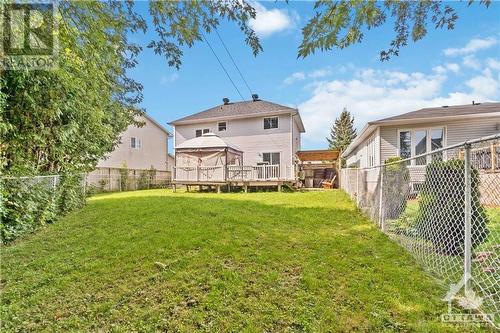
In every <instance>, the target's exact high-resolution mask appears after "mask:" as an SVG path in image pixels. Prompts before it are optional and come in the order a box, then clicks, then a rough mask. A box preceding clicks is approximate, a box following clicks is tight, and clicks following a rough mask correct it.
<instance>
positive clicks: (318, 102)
mask: <svg viewBox="0 0 500 333" xmlns="http://www.w3.org/2000/svg"><path fill="white" fill-rule="evenodd" d="M254 4H255V6H256V8H257V19H256V20H255V21H253V22H252V23H251V24H252V27H253V28H254V30H255V31H256V32H257V33H258V35H259V36H260V37H261V42H262V45H263V48H264V52H262V53H261V54H259V55H258V56H257V57H254V56H253V55H252V53H251V50H250V48H249V47H248V46H247V45H245V43H244V40H243V36H242V34H241V33H240V32H239V30H238V29H237V27H236V26H234V25H233V24H230V23H223V24H222V26H221V27H220V28H219V33H220V35H221V36H222V38H223V40H224V42H225V44H226V45H227V46H228V48H229V50H230V51H231V53H232V55H233V57H234V58H235V59H236V62H237V64H238V66H239V67H240V69H241V71H242V72H243V74H244V76H245V78H246V80H247V82H248V83H249V85H250V87H251V88H252V90H253V91H254V92H255V93H258V94H259V96H260V97H261V98H262V99H265V100H268V101H272V102H276V103H280V104H284V105H289V106H294V107H298V108H299V111H300V113H301V115H302V118H303V120H304V123H305V127H306V133H305V134H304V136H303V147H302V148H303V149H321V148H325V147H326V140H325V137H326V136H327V135H328V132H329V128H330V126H331V123H332V122H333V121H334V120H335V118H336V117H337V116H338V115H339V113H340V112H341V111H342V108H344V107H346V108H347V109H348V110H350V111H351V112H352V113H353V115H354V117H355V124H356V127H357V128H358V129H360V128H361V127H362V126H363V125H364V124H365V123H366V122H367V121H370V120H375V119H379V118H383V117H387V116H390V115H394V114H400V113H404V112H408V111H412V110H415V109H418V108H421V107H428V106H440V105H453V104H467V103H471V102H472V100H474V101H476V102H486V101H498V100H500V3H496V2H493V3H492V4H491V6H490V8H485V7H484V6H482V5H479V4H477V3H475V4H473V5H472V6H470V7H467V5H466V3H453V4H452V5H453V7H455V8H457V11H458V15H459V20H458V21H457V24H456V27H455V29H454V30H452V31H446V30H434V29H433V28H432V27H430V28H429V33H428V35H427V36H426V37H425V38H424V39H423V40H421V41H418V42H417V43H413V42H410V43H409V45H408V47H406V48H404V49H403V50H402V51H401V54H400V56H399V57H396V58H393V59H391V60H390V61H389V62H380V61H379V52H380V50H381V49H384V48H387V46H388V45H389V42H390V40H391V38H392V37H393V36H394V34H393V31H392V25H391V24H388V25H386V26H384V27H381V28H378V29H374V30H371V31H367V32H366V34H365V40H364V41H363V42H362V43H361V44H359V45H356V46H353V47H349V48H347V49H344V50H332V51H329V52H319V53H316V54H314V55H312V56H309V57H308V58H306V59H297V47H298V46H299V44H300V41H301V37H302V36H301V31H300V28H301V27H302V26H304V25H305V24H306V22H307V21H308V19H309V18H310V17H311V16H312V14H313V13H314V12H313V8H312V7H313V3H312V2H290V3H288V4H285V3H276V2H274V1H273V2H256V3H254ZM137 6H138V7H139V9H140V10H144V13H146V8H147V3H144V2H139V3H138V4H137ZM146 18H147V17H146ZM152 38H154V32H153V31H149V32H148V33H146V34H145V35H143V34H137V35H134V36H133V39H134V40H135V41H138V42H139V43H141V44H142V45H144V46H145V45H147V43H148V42H149V41H150V40H151V39H152ZM207 38H208V40H209V42H210V43H211V45H212V46H213V47H214V49H215V52H216V53H217V54H218V56H219V57H220V58H221V60H222V62H223V64H224V66H225V67H226V69H227V70H228V71H229V73H230V74H231V76H232V78H233V80H234V81H235V82H236V84H237V85H238V88H239V90H240V91H241V92H242V94H243V95H244V97H245V98H247V99H249V98H250V96H249V95H250V93H249V92H248V90H247V89H246V87H245V85H244V83H243V81H242V80H241V78H240V77H239V75H238V73H237V72H236V69H235V68H234V66H233V65H232V63H231V61H230V59H229V57H228V56H227V54H226V52H225V50H224V48H223V46H222V45H221V43H220V41H219V39H218V38H217V35H215V34H212V35H209V36H207ZM130 75H131V76H132V77H133V78H135V79H136V80H138V81H139V82H141V83H142V84H143V85H144V101H143V103H142V106H143V107H144V108H145V109H146V111H147V112H148V114H150V115H151V116H153V117H154V118H155V119H156V120H158V121H159V122H160V123H161V124H163V125H166V123H167V122H169V121H172V120H174V119H177V118H180V117H183V116H186V115H188V114H192V113H195V112H198V111H202V110H204V109H207V108H209V107H212V106H215V105H218V104H221V103H222V98H223V97H228V98H230V100H232V101H237V100H241V98H240V97H239V95H238V93H237V92H236V90H235V89H234V87H233V86H232V85H231V83H230V82H229V80H228V79H227V77H226V75H225V74H224V72H223V71H222V69H221V68H220V66H219V64H218V62H217V60H216V59H215V57H214V56H213V54H212V53H211V51H210V49H209V48H208V46H207V45H206V44H205V43H201V42H200V43H197V44H196V45H195V46H194V47H193V48H191V49H189V48H186V49H184V57H183V64H182V67H181V69H180V70H178V71H177V70H176V69H174V68H171V67H169V66H168V64H167V63H166V61H165V59H164V58H163V57H161V56H158V55H155V54H154V53H153V52H152V51H151V50H149V49H147V48H144V51H143V53H142V54H141V55H140V58H139V65H138V66H137V67H136V68H135V69H134V70H132V71H131V72H130ZM166 126H167V125H166ZM167 127H168V126H167Z"/></svg>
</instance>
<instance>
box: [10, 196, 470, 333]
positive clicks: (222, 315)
mask: <svg viewBox="0 0 500 333" xmlns="http://www.w3.org/2000/svg"><path fill="white" fill-rule="evenodd" d="M1 259H2V260H1V268H2V271H1V287H2V300H1V302H2V304H1V305H2V306H1V318H2V326H3V327H2V332H10V331H23V332H26V331H37V332H38V331H116V332H130V331H141V332H148V331H155V330H162V331H169V332H172V331H182V332H192V331H206V332H214V331H224V332H228V331H231V332H240V331H248V332H264V331H265V332H271V331H280V332H282V331H286V332H301V331H308V332H320V331H341V332H346V331H372V332H373V331H382V330H385V331H418V332H421V331H428V332H434V331H438V330H439V331H450V332H454V331H456V332H463V331H467V330H473V328H471V327H468V328H467V327H466V328H464V327H460V326H451V325H444V324H441V323H440V320H439V316H440V315H441V314H442V313H445V312H446V311H447V305H446V303H444V302H443V301H441V298H442V297H443V295H444V293H445V289H444V287H442V286H439V285H437V284H436V282H435V280H433V279H432V278H430V277H428V275H426V274H425V273H424V272H423V271H422V270H421V269H419V268H418V266H417V264H416V263H415V261H414V260H413V259H412V257H410V255H408V254H407V253H406V252H405V251H404V250H403V249H402V248H400V247H399V246H398V245H397V244H395V243H393V242H392V241H390V240H389V239H388V238H387V237H386V236H385V235H384V234H382V233H381V232H380V231H379V230H378V229H377V228H376V227H375V226H373V225H372V224H371V222H369V221H368V220H367V219H366V218H365V217H363V216H362V215H361V214H360V213H359V212H358V211H357V210H356V209H355V206H354V205H353V203H352V202H351V201H350V200H349V199H348V197H347V195H345V194H344V193H343V192H340V191H330V192H310V193H249V194H239V193H235V194H219V195H217V194H208V193H172V192H171V191H170V190H150V191H137V192H128V193H116V194H110V195H102V196H98V197H94V198H92V199H90V200H89V203H88V205H87V206H86V207H85V208H84V209H82V210H80V211H78V212H75V213H72V214H70V215H69V216H67V217H65V218H63V219H62V220H60V221H59V222H58V223H56V224H54V225H49V226H47V227H46V228H44V229H43V230H41V231H39V232H37V233H36V234H33V235H31V236H28V237H25V238H23V239H21V240H19V241H17V242H16V243H15V244H13V245H10V246H6V247H3V248H2V258H1ZM475 329H476V330H478V328H475Z"/></svg>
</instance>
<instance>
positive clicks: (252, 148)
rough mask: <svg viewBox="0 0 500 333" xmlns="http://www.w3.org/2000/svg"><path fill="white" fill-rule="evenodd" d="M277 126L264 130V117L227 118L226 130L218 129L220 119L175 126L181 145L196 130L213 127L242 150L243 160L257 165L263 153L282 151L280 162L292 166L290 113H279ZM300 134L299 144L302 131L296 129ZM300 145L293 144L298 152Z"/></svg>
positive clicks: (177, 142)
mask: <svg viewBox="0 0 500 333" xmlns="http://www.w3.org/2000/svg"><path fill="white" fill-rule="evenodd" d="M278 117H279V120H278V123H279V124H278V128H277V129H267V130H265V129H264V117H254V118H245V119H233V120H227V121H226V124H227V129H226V131H221V132H219V131H218V127H217V123H218V122H213V121H212V122H204V123H198V124H189V125H176V126H175V144H176V145H179V144H181V143H183V142H184V141H186V140H189V139H192V138H194V137H196V130H197V129H205V128H208V129H210V131H211V132H213V133H215V134H217V135H218V136H220V137H221V138H223V139H224V140H225V141H226V142H228V143H230V144H233V145H235V146H238V147H239V148H240V149H241V150H243V163H244V164H246V165H255V164H256V163H257V162H261V161H262V153H268V152H269V153H275V152H279V153H281V154H280V155H281V164H282V165H284V166H289V165H292V162H293V160H292V158H293V157H292V147H291V141H292V137H291V128H290V117H291V115H287V114H285V115H279V116H278ZM293 132H294V133H293V134H294V136H296V138H297V137H298V140H297V142H298V147H300V133H299V131H298V128H295V129H294V130H293ZM297 149H298V148H296V147H295V146H294V150H295V151H296V150H297Z"/></svg>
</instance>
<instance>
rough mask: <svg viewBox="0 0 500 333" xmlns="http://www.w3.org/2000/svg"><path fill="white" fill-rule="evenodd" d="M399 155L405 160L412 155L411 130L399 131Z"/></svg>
mask: <svg viewBox="0 0 500 333" xmlns="http://www.w3.org/2000/svg"><path fill="white" fill-rule="evenodd" d="M399 157H401V158H402V159H403V160H404V159H407V158H410V157H411V132H410V131H402V132H399ZM408 164H409V163H408Z"/></svg>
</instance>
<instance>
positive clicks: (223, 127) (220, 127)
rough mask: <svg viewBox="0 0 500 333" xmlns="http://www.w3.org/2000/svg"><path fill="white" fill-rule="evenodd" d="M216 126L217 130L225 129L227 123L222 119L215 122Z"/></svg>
mask: <svg viewBox="0 0 500 333" xmlns="http://www.w3.org/2000/svg"><path fill="white" fill-rule="evenodd" d="M217 128H218V129H219V132H222V131H225V130H226V129H227V124H226V122H225V121H222V122H220V123H218V124H217Z"/></svg>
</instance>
